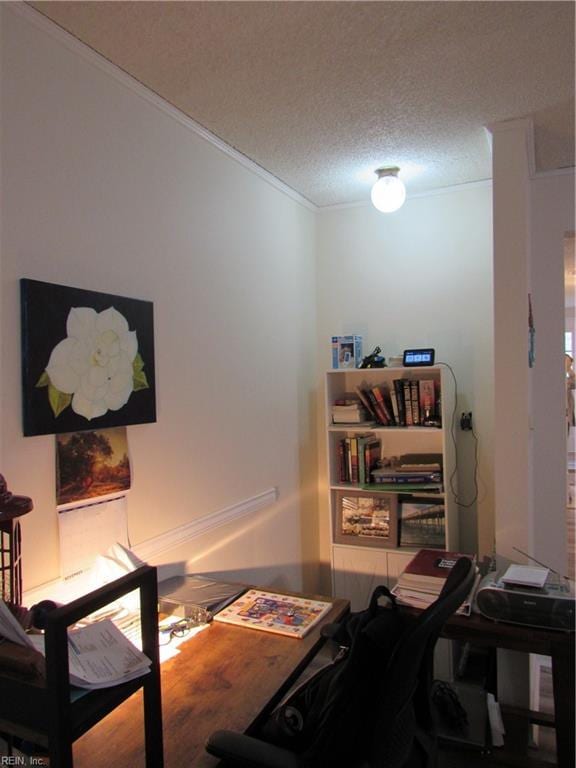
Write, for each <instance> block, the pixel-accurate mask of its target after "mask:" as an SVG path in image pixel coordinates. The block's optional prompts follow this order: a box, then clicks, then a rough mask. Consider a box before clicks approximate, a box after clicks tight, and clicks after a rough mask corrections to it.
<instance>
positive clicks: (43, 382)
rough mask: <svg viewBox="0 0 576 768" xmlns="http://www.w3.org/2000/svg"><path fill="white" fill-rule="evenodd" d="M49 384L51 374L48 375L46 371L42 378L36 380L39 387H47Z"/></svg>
mask: <svg viewBox="0 0 576 768" xmlns="http://www.w3.org/2000/svg"><path fill="white" fill-rule="evenodd" d="M49 384H50V376H48V374H47V373H46V371H44V373H43V374H42V376H40V378H39V379H38V381H37V382H36V386H37V387H47V386H48V385H49Z"/></svg>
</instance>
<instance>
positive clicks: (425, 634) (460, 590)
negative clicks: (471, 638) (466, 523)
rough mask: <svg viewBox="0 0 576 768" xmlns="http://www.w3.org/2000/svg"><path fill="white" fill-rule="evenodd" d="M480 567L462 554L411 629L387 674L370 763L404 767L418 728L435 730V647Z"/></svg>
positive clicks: (400, 645)
mask: <svg viewBox="0 0 576 768" xmlns="http://www.w3.org/2000/svg"><path fill="white" fill-rule="evenodd" d="M474 578H475V567H474V564H473V563H472V561H471V560H470V559H469V558H465V557H464V558H460V559H459V560H458V561H457V562H456V564H455V565H454V567H453V568H452V570H451V572H450V575H449V576H448V579H447V580H446V584H445V585H444V589H443V590H442V592H441V594H440V595H439V597H438V598H437V600H436V601H435V602H434V603H433V604H432V605H431V606H429V607H428V608H427V609H426V610H425V611H423V612H422V613H421V614H419V615H418V616H417V617H416V618H415V619H414V621H413V622H412V623H411V624H410V625H409V627H408V628H407V629H406V631H405V632H404V634H403V635H402V637H401V638H400V640H399V641H398V643H397V644H396V647H395V649H394V651H393V653H392V655H391V657H390V660H389V663H388V664H387V667H386V670H385V671H383V674H382V678H381V679H382V687H381V692H380V696H379V705H378V714H377V719H376V727H375V729H374V735H373V741H372V745H371V750H370V755H369V758H368V763H367V765H369V766H374V767H376V766H378V767H380V766H386V768H396V766H401V765H404V763H405V761H406V759H407V757H408V755H409V754H410V750H411V749H412V743H413V740H414V735H415V733H416V729H417V728H418V727H420V728H422V727H423V728H425V729H427V728H430V726H431V721H430V716H429V697H430V687H431V683H432V671H433V666H432V665H433V655H434V646H435V645H436V641H437V639H438V637H439V635H440V632H441V630H442V627H443V625H444V623H445V622H446V621H447V619H449V618H450V616H452V614H453V613H455V611H457V610H458V608H459V607H460V605H461V604H462V603H463V602H464V600H465V599H466V597H467V596H468V594H469V593H470V590H471V589H472V586H473V583H474Z"/></svg>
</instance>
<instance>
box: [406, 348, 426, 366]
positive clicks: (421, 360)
mask: <svg viewBox="0 0 576 768" xmlns="http://www.w3.org/2000/svg"><path fill="white" fill-rule="evenodd" d="M402 360H403V364H404V365H405V366H406V367H410V366H417V365H434V350H433V349H405V350H404V357H403V358H402Z"/></svg>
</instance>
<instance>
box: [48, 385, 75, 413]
mask: <svg viewBox="0 0 576 768" xmlns="http://www.w3.org/2000/svg"><path fill="white" fill-rule="evenodd" d="M48 400H49V401H50V405H51V407H52V412H53V413H54V417H55V418H58V416H60V414H61V413H62V411H63V410H64V409H65V408H68V406H69V405H70V403H71V402H72V395H68V394H66V393H65V392H60V390H59V389H56V387H54V386H52V384H49V385H48Z"/></svg>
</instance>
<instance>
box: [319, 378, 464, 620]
mask: <svg viewBox="0 0 576 768" xmlns="http://www.w3.org/2000/svg"><path fill="white" fill-rule="evenodd" d="M394 379H404V380H410V381H413V380H416V381H421V380H433V381H434V387H435V391H436V397H437V400H438V401H439V402H438V413H437V414H436V415H437V416H439V419H440V422H441V425H440V426H380V425H378V424H374V423H372V424H371V425H366V424H361V425H348V424H333V423H332V405H333V404H334V402H335V401H336V400H337V399H345V398H348V399H350V398H354V397H356V387H361V388H362V389H368V388H371V387H373V386H378V387H381V388H383V389H385V390H388V391H390V388H393V387H394V384H393V382H394ZM453 409H454V384H453V381H452V379H451V377H450V375H449V372H448V369H447V368H445V367H444V366H426V367H422V368H402V367H398V368H396V367H390V368H374V369H358V368H356V369H335V370H330V371H328V372H327V373H326V409H325V412H326V434H327V461H328V489H329V493H328V495H329V505H328V506H329V516H330V541H331V566H332V588H333V594H334V595H336V596H338V597H344V598H347V599H349V600H350V601H351V604H352V610H360V609H362V608H365V607H366V605H367V604H368V600H369V598H370V595H371V593H372V590H373V589H374V587H375V586H377V585H378V584H381V583H385V584H388V585H389V586H392V585H393V584H394V583H395V581H396V579H397V577H398V574H399V573H401V571H402V570H403V569H404V567H405V566H406V564H407V563H408V562H409V561H410V559H411V558H412V556H413V554H414V553H415V552H416V551H417V549H419V548H420V547H421V546H425V544H419V545H418V546H409V545H404V546H400V540H399V523H400V521H399V519H398V518H399V515H400V510H401V508H402V505H403V504H406V503H410V502H411V501H421V502H429V503H430V504H434V505H441V504H443V506H444V541H443V542H442V545H443V546H441V547H439V548H443V549H448V550H454V551H457V550H458V508H457V505H456V502H455V499H454V493H455V492H456V478H455V476H453V475H454V461H455V450H454V443H453V439H452V430H451V427H452V418H453ZM367 433H369V434H370V435H373V436H374V437H376V438H378V439H379V440H380V442H381V446H380V451H379V454H380V456H381V457H382V458H389V457H392V456H402V455H405V454H440V455H441V457H442V465H443V491H442V492H437V491H433V492H432V491H429V490H418V491H414V490H409V491H407V490H405V489H404V488H402V487H401V486H398V491H396V490H394V491H391V490H386V491H382V490H379V488H378V486H377V485H366V484H363V485H360V484H358V483H348V482H345V483H344V482H342V481H341V478H340V476H339V466H340V463H341V461H342V459H341V457H340V445H341V441H342V440H343V439H345V438H347V437H354V436H358V435H360V434H362V435H365V434H367ZM382 495H384V496H386V497H388V499H389V501H384V502H382V501H380V499H381V497H382ZM362 496H364V497H366V496H369V497H372V496H373V497H374V498H378V499H379V502H378V503H382V504H384V505H386V504H390V505H391V506H392V515H393V516H395V519H394V520H392V521H391V525H390V528H389V535H388V536H387V537H382V538H379V537H363V536H362V535H358V536H355V535H351V536H345V535H343V530H342V526H341V506H342V499H343V498H346V499H347V500H348V499H350V498H352V499H356V498H358V497H362ZM437 546H438V545H437Z"/></svg>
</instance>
